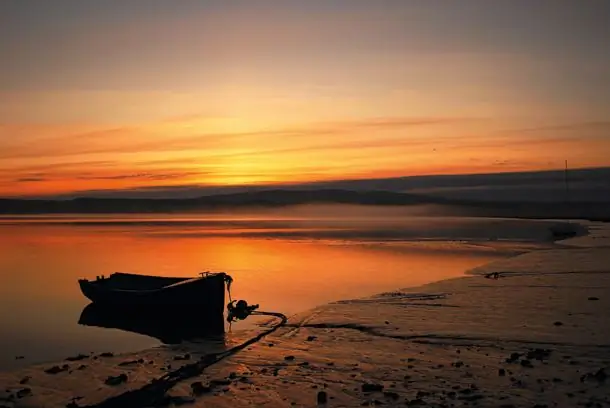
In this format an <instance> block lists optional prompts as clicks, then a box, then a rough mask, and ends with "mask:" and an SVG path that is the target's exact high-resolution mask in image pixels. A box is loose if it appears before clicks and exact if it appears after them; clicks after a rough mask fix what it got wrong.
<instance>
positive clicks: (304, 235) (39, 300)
mask: <svg viewBox="0 0 610 408" xmlns="http://www.w3.org/2000/svg"><path fill="white" fill-rule="evenodd" d="M381 214H383V213H376V214H367V215H366V216H358V215H355V214H353V213H350V212H349V211H348V212H346V213H344V214H343V215H342V216H341V215H337V214H333V215H332V216H327V217H323V216H320V215H314V214H311V213H310V214H303V213H300V214H292V215H291V216H287V215H286V214H285V213H282V216H277V215H273V214H270V213H267V214H242V215H235V214H233V215H227V214H220V215H218V214H216V215H209V214H208V215H199V216H196V215H188V216H187V215H171V216H163V217H159V216H150V215H147V216H144V215H139V216H135V215H129V216H78V217H76V216H71V217H67V216H51V217H49V216H45V217H20V218H7V217H4V218H1V219H0V325H1V327H2V336H0V350H1V351H0V369H12V368H16V367H19V366H23V365H29V364H33V363H40V362H48V361H56V360H61V359H63V358H65V357H67V356H70V355H75V354H78V353H87V352H102V351H113V352H125V351H135V350H139V349H143V348H147V347H151V346H156V345H159V344H160V343H159V340H157V339H155V338H151V337H147V336H144V335H140V334H135V333H132V332H127V331H121V330H116V329H103V328H97V327H89V326H83V325H79V324H78V320H79V317H80V314H81V312H82V310H83V308H84V307H85V306H86V305H87V304H88V303H89V302H88V301H87V299H85V298H84V297H83V295H82V294H81V292H80V290H79V288H78V284H77V280H78V279H79V278H94V277H95V276H97V275H102V274H104V275H109V274H110V273H112V272H117V271H123V272H133V273H143V274H158V275H165V276H188V277H190V276H196V275H197V274H198V273H199V272H201V271H206V270H209V271H224V272H227V273H229V274H230V275H231V276H232V277H233V278H234V280H235V282H234V287H233V296H234V298H240V299H246V300H248V301H249V302H252V303H259V304H260V308H261V310H271V311H281V312H283V313H285V314H287V315H290V314H294V313H297V312H301V311H304V310H307V309H310V308H312V307H315V306H317V305H320V304H325V303H327V302H331V301H335V300H340V299H346V298H356V297H362V296H367V295H372V294H375V293H379V292H383V291H390V290H394V289H398V288H401V287H407V286H414V285H420V284H424V283H427V282H431V281H437V280H440V279H445V278H449V277H455V276H459V275H461V274H463V273H464V271H466V270H467V269H470V268H473V267H475V266H479V265H482V264H485V263H488V262H490V261H493V260H495V259H498V258H500V257H506V256H508V254H511V253H514V251H515V250H517V249H516V246H518V245H517V244H515V242H539V241H542V240H543V239H544V237H545V234H546V232H545V231H546V228H547V227H546V225H545V224H544V223H542V222H537V221H511V220H490V219H457V218H445V219H438V218H434V219H433V218H427V217H413V216H408V217H404V216H401V215H397V214H388V213H386V214H385V215H383V216H382V215H381ZM504 239H509V243H508V244H505V243H504V241H503V240H504ZM519 245H523V244H519ZM250 328H252V323H251V322H243V323H238V324H236V325H234V326H233V327H232V330H240V329H250ZM16 356H24V358H23V359H16Z"/></svg>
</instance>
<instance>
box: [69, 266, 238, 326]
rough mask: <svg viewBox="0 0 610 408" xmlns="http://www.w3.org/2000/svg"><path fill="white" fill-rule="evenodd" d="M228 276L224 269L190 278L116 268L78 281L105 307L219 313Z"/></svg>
mask: <svg viewBox="0 0 610 408" xmlns="http://www.w3.org/2000/svg"><path fill="white" fill-rule="evenodd" d="M231 280H232V279H231V277H230V276H229V275H227V274H225V273H202V274H201V275H200V276H199V277H197V278H192V279H191V278H178V277H162V276H148V275H136V274H131V273H122V272H117V273H113V274H112V275H110V276H109V277H106V278H105V277H103V276H102V277H99V276H98V277H97V279H96V280H94V281H90V280H88V279H80V280H79V281H78V283H79V285H80V289H81V291H82V292H83V295H85V297H87V298H88V299H89V300H91V301H92V302H93V303H96V304H101V305H105V306H107V307H123V308H124V307H129V308H138V307H141V308H145V309H147V310H151V309H152V310H154V309H181V310H185V309H194V310H198V311H199V312H200V313H201V312H204V313H205V314H212V315H220V316H222V315H223V313H224V309H225V288H226V287H227V285H230V283H231Z"/></svg>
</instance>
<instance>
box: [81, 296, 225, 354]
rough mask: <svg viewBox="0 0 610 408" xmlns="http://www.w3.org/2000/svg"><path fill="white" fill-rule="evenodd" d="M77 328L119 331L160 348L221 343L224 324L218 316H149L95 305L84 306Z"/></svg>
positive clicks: (174, 312)
mask: <svg viewBox="0 0 610 408" xmlns="http://www.w3.org/2000/svg"><path fill="white" fill-rule="evenodd" d="M78 324H80V325H84V326H95V327H102V328H107V329H119V330H123V331H128V332H132V333H137V334H142V335H145V336H149V337H153V338H156V339H158V340H159V341H161V342H162V343H164V344H179V343H182V342H184V341H194V340H202V339H222V338H223V334H224V332H225V321H224V317H223V315H222V314H220V315H216V314H215V315H214V316H204V315H202V314H201V313H197V312H193V311H186V310H165V311H158V312H157V311H156V312H155V313H150V312H146V311H142V310H139V309H138V310H135V309H134V310H128V309H119V308H110V307H105V306H102V305H98V304H95V303H90V304H89V305H87V306H85V308H84V309H83V311H82V312H81V315H80V318H79V320H78Z"/></svg>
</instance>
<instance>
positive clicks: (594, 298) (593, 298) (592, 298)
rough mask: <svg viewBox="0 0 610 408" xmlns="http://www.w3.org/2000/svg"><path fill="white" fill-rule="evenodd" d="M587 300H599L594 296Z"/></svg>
mask: <svg viewBox="0 0 610 408" xmlns="http://www.w3.org/2000/svg"><path fill="white" fill-rule="evenodd" d="M588 300H599V298H598V297H595V296H591V297H590V298H589V299H588Z"/></svg>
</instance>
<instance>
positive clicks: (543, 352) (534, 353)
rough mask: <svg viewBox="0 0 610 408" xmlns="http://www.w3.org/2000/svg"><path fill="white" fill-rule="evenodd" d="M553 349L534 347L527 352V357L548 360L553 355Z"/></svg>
mask: <svg viewBox="0 0 610 408" xmlns="http://www.w3.org/2000/svg"><path fill="white" fill-rule="evenodd" d="M551 351H552V350H548V349H534V350H530V351H528V352H527V355H526V357H527V358H528V359H530V360H538V361H542V360H546V359H548V358H549V357H550V356H551Z"/></svg>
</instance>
